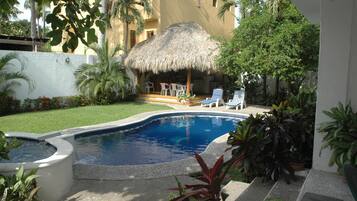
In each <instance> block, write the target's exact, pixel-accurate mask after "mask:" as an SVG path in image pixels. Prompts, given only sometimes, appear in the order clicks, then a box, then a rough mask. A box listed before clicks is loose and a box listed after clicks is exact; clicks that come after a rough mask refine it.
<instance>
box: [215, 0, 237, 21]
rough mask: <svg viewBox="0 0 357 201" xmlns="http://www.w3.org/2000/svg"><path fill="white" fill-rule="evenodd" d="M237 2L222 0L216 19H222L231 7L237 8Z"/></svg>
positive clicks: (234, 0)
mask: <svg viewBox="0 0 357 201" xmlns="http://www.w3.org/2000/svg"><path fill="white" fill-rule="evenodd" d="M237 5H238V2H237V1H236V0H223V4H222V6H221V7H219V9H218V14H217V15H218V17H219V18H221V19H224V15H225V14H226V12H228V11H230V9H231V7H232V6H237Z"/></svg>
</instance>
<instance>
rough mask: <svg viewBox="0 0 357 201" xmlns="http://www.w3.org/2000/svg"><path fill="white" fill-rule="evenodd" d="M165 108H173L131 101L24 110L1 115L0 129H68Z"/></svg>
mask: <svg viewBox="0 0 357 201" xmlns="http://www.w3.org/2000/svg"><path fill="white" fill-rule="evenodd" d="M165 109H172V108H170V107H167V106H161V105H152V104H142V103H135V102H132V103H120V104H115V105H104V106H86V107H78V108H70V109H59V110H51V111H43V112H30V113H22V114H15V115H9V116H3V117H0V130H1V131H5V132H8V131H23V132H33V133H46V132H50V131H57V130H63V129H66V128H73V127H79V126H86V125H92V124H98V123H104V122H109V121H115V120H119V119H123V118H126V117H129V116H132V115H135V114H138V113H142V112H148V111H155V110H165Z"/></svg>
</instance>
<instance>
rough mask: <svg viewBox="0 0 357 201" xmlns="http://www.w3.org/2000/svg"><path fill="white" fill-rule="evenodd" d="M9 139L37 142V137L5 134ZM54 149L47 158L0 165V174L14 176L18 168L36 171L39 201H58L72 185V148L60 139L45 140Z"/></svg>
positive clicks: (23, 134)
mask: <svg viewBox="0 0 357 201" xmlns="http://www.w3.org/2000/svg"><path fill="white" fill-rule="evenodd" d="M7 136H10V137H19V138H25V139H30V140H38V139H39V136H38V135H35V134H32V135H31V134H29V133H17V134H13V133H11V134H7ZM45 141H46V142H47V143H49V144H50V145H52V146H54V147H55V148H56V152H55V153H54V154H53V155H51V156H50V157H48V158H45V159H41V160H37V161H33V162H23V163H1V164H0V172H1V173H2V174H5V175H10V174H14V173H15V172H16V170H17V169H18V168H19V167H20V166H24V169H25V170H31V169H34V168H35V169H37V175H39V177H38V178H37V179H36V181H37V184H38V186H39V187H40V190H39V192H38V196H39V198H40V200H45V201H59V200H61V199H62V198H63V196H64V195H65V194H66V193H68V192H69V190H70V188H71V186H72V183H73V157H72V155H73V146H72V145H71V144H70V143H68V142H67V141H65V140H63V139H60V138H50V139H46V140H45Z"/></svg>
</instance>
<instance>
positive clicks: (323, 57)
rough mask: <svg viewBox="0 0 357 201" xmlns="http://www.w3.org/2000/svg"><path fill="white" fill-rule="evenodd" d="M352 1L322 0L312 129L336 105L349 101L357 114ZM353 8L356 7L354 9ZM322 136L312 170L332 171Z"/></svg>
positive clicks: (356, 43) (356, 34)
mask: <svg viewBox="0 0 357 201" xmlns="http://www.w3.org/2000/svg"><path fill="white" fill-rule="evenodd" d="M355 4H356V3H355V2H354V0H344V1H338V0H322V1H321V10H320V11H321V22H320V25H321V26H320V29H321V33H320V58H319V69H318V88H317V111H316V123H315V127H316V128H318V127H320V124H321V122H326V121H328V120H329V119H328V118H327V117H326V116H325V115H324V114H323V113H322V111H324V110H329V109H330V108H332V107H334V106H336V105H337V104H338V103H339V102H341V103H343V104H347V103H348V102H349V101H350V100H351V101H352V104H353V105H354V109H355V110H356V111H357V92H356V90H357V58H356V56H357V55H356V53H357V39H356V37H357V30H356V29H357V26H356V14H357V10H356V5H355ZM354 7H355V8H354ZM321 144H322V135H321V133H319V132H317V131H316V132H315V140H314V156H313V168H314V169H318V170H323V171H329V172H334V171H336V167H329V166H328V162H329V158H330V156H331V151H330V150H324V151H322V152H321V155H320V149H321Z"/></svg>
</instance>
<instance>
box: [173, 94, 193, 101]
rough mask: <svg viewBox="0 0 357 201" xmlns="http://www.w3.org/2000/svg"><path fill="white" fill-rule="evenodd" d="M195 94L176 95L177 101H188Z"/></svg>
mask: <svg viewBox="0 0 357 201" xmlns="http://www.w3.org/2000/svg"><path fill="white" fill-rule="evenodd" d="M195 97H196V95H187V94H182V95H179V96H178V97H177V100H178V101H179V102H189V101H192V100H193V99H195Z"/></svg>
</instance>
